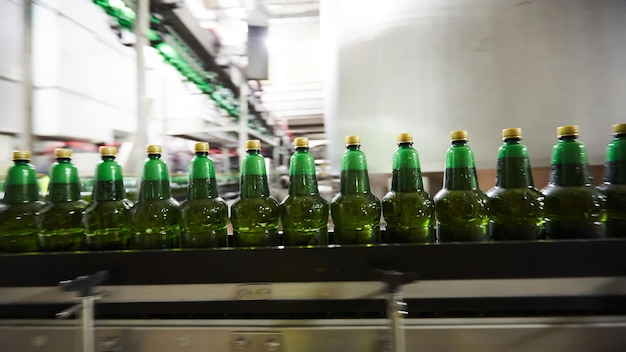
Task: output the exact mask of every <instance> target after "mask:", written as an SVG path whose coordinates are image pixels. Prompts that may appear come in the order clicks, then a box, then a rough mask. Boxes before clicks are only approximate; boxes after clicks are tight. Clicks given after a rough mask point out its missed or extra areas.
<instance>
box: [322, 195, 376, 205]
mask: <svg viewBox="0 0 626 352" xmlns="http://www.w3.org/2000/svg"><path fill="white" fill-rule="evenodd" d="M363 203H372V204H378V205H379V206H380V199H378V197H376V196H375V195H374V194H372V193H370V192H367V193H351V194H342V193H337V194H336V195H335V197H333V199H332V201H331V204H332V205H335V204H346V205H349V204H363Z"/></svg>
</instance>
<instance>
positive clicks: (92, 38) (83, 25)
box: [33, 0, 136, 142]
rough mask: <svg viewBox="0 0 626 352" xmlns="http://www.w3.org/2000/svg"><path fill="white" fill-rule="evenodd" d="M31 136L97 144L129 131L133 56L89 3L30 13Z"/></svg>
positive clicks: (53, 0)
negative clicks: (31, 35) (31, 30)
mask: <svg viewBox="0 0 626 352" xmlns="http://www.w3.org/2000/svg"><path fill="white" fill-rule="evenodd" d="M33 60H34V63H33V69H34V71H33V84H34V87H35V91H34V97H33V106H34V111H33V119H34V124H33V128H34V132H35V135H38V136H62V137H65V138H77V139H89V140H94V141H99V142H108V141H112V140H113V129H118V130H122V131H132V130H134V129H135V122H136V121H135V120H136V119H135V105H136V103H135V100H136V98H135V95H136V93H135V91H136V90H135V53H134V51H133V48H128V47H124V46H123V45H121V44H120V41H119V39H118V38H117V37H116V36H115V34H114V33H113V31H112V30H111V29H110V27H109V18H108V16H107V15H106V14H105V13H104V11H102V9H101V8H99V7H98V6H96V5H95V4H93V3H92V2H91V1H82V0H81V1H75V0H45V1H39V2H37V3H35V5H34V9H33Z"/></svg>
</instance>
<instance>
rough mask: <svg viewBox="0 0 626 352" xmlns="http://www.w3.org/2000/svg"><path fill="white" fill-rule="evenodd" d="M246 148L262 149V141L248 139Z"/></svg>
mask: <svg viewBox="0 0 626 352" xmlns="http://www.w3.org/2000/svg"><path fill="white" fill-rule="evenodd" d="M246 150H261V141H260V140H258V139H249V140H247V141H246Z"/></svg>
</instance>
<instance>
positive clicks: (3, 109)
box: [0, 0, 23, 159]
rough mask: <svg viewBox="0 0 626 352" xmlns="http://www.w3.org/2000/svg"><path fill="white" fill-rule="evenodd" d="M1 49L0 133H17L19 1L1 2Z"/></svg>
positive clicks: (19, 113) (8, 140)
mask: <svg viewBox="0 0 626 352" xmlns="http://www.w3.org/2000/svg"><path fill="white" fill-rule="evenodd" d="M0 47H1V48H2V54H0V132H4V133H18V132H20V131H21V128H22V126H21V121H22V116H23V114H22V113H23V109H22V104H23V103H22V97H23V94H22V5H21V2H20V1H11V0H0ZM1 141H2V142H4V143H12V138H11V137H9V136H5V137H2V139H1ZM11 147H12V146H11ZM4 149H6V148H2V150H4ZM0 159H2V157H1V155H0Z"/></svg>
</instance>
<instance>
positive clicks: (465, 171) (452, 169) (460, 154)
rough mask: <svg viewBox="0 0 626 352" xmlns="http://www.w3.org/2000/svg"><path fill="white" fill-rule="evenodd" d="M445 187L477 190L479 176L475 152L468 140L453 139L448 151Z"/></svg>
mask: <svg viewBox="0 0 626 352" xmlns="http://www.w3.org/2000/svg"><path fill="white" fill-rule="evenodd" d="M444 187H445V188H447V189H449V190H476V189H478V178H477V177H476V166H475V163H474V153H473V152H472V149H471V148H470V147H469V146H468V145H467V141H463V140H459V141H453V142H452V145H451V146H450V148H448V151H447V153H446V170H445V172H444Z"/></svg>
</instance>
